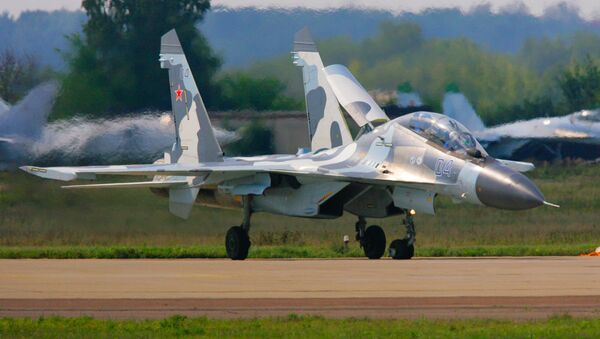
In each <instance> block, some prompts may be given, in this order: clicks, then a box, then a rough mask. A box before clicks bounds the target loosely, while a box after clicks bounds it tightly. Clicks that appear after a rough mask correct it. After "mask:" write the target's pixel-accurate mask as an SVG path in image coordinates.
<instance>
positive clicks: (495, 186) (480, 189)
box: [475, 160, 544, 210]
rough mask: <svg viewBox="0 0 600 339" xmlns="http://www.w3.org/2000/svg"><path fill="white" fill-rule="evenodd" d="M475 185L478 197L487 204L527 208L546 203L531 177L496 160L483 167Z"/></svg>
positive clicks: (508, 207) (498, 206) (517, 208)
mask: <svg viewBox="0 0 600 339" xmlns="http://www.w3.org/2000/svg"><path fill="white" fill-rule="evenodd" d="M475 185H476V192H477V198H479V201H481V202H482V203H483V204H484V205H486V206H490V207H496V208H501V209H507V210H525V209H530V208H534V207H538V206H541V205H542V204H544V195H543V194H542V192H541V191H540V190H539V188H537V186H536V185H535V184H534V183H533V182H532V181H531V180H529V178H527V177H526V176H524V175H523V174H521V173H519V172H516V171H514V170H512V169H510V168H508V167H506V166H504V165H502V164H500V163H499V162H497V161H495V160H494V161H493V162H491V163H489V164H488V165H486V166H485V167H484V168H483V170H482V171H481V173H480V174H479V176H478V177H477V181H476V183H475Z"/></svg>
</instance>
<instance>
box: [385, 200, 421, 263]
mask: <svg viewBox="0 0 600 339" xmlns="http://www.w3.org/2000/svg"><path fill="white" fill-rule="evenodd" d="M404 213H405V216H406V217H405V218H404V221H403V223H404V225H405V226H406V237H405V238H404V239H396V240H394V241H392V243H391V244H390V257H392V259H401V260H407V259H410V258H412V257H413V256H414V255H415V246H414V243H415V238H416V235H417V233H416V231H415V224H414V221H413V216H412V215H411V214H410V211H405V212H404Z"/></svg>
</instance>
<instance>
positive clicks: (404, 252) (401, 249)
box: [390, 239, 415, 260]
mask: <svg viewBox="0 0 600 339" xmlns="http://www.w3.org/2000/svg"><path fill="white" fill-rule="evenodd" d="M414 255H415V246H414V245H413V244H410V245H409V244H408V239H396V240H394V241H392V243H391V244H390V257H392V259H403V260H406V259H410V258H412V257H413V256H414Z"/></svg>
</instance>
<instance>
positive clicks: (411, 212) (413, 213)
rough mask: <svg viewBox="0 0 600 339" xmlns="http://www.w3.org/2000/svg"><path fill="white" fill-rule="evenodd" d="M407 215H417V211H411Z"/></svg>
mask: <svg viewBox="0 0 600 339" xmlns="http://www.w3.org/2000/svg"><path fill="white" fill-rule="evenodd" d="M408 213H410V215H415V214H417V211H415V210H413V209H411V210H410V211H409V212H408Z"/></svg>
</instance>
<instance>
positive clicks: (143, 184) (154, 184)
mask: <svg viewBox="0 0 600 339" xmlns="http://www.w3.org/2000/svg"><path fill="white" fill-rule="evenodd" d="M187 184H188V182H187V181H185V180H178V181H138V182H114V183H108V184H89V185H69V186H62V188H68V189H71V188H171V187H179V186H186V185H187Z"/></svg>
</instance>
